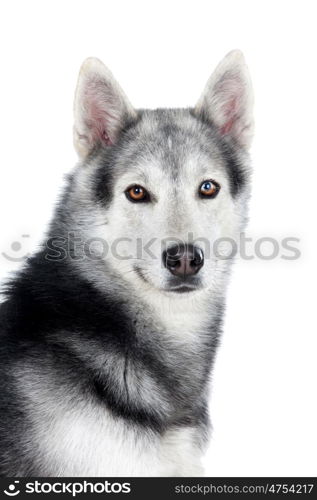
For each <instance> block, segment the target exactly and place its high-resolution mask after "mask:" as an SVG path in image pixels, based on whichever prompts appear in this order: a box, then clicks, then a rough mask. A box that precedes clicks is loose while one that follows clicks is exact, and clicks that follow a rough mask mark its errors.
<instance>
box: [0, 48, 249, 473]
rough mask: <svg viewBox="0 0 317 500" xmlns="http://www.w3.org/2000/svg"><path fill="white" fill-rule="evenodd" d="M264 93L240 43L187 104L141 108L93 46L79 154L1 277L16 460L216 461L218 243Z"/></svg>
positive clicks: (78, 465) (223, 263)
mask: <svg viewBox="0 0 317 500" xmlns="http://www.w3.org/2000/svg"><path fill="white" fill-rule="evenodd" d="M252 106H253V97H252V88H251V83H250V76H249V72H248V69H247V66H246V63H245V60H244V57H243V55H242V54H241V52H240V51H232V52H230V53H229V54H228V55H227V56H226V57H225V58H224V59H223V60H222V61H221V62H220V64H219V65H218V66H217V68H216V70H215V71H214V73H213V74H212V75H211V77H210V79H209V80H208V82H207V85H206V87H205V90H204V91H203V93H202V95H201V97H200V99H199V100H198V102H197V104H196V106H195V107H193V108H189V109H156V110H143V109H141V110H136V109H134V108H133V106H132V105H131V104H130V102H129V100H128V99H127V97H126V96H125V94H124V92H123V91H122V89H121V87H120V86H119V85H118V83H117V82H116V81H115V79H114V77H113V76H112V74H111V72H110V71H109V70H108V69H107V68H106V67H105V66H104V65H103V63H102V62H101V61H99V60H98V59H95V58H89V59H87V60H86V61H84V63H83V65H82V67H81V70H80V74H79V79H78V84H77V89H76V93H75V103H74V117H75V119H74V144H75V148H76V150H77V152H78V154H79V162H78V164H77V165H76V167H75V168H74V170H73V171H72V172H71V174H70V175H69V176H68V178H67V184H66V187H65V189H64V191H63V194H62V196H61V197H60V200H59V201H58V203H57V206H56V210H55V213H54V216H53V219H52V221H51V223H50V225H49V228H48V230H47V234H46V238H45V241H44V242H43V245H42V246H41V248H40V249H39V250H38V251H37V252H36V253H35V254H34V255H33V256H31V257H30V258H28V260H27V262H26V263H25V264H24V266H23V268H22V269H21V270H20V271H19V272H18V273H17V274H16V275H15V276H14V277H13V278H12V279H11V280H8V282H7V284H6V286H5V288H4V290H3V294H4V300H3V301H2V304H1V308H0V319H1V326H0V332H1V333H0V335H1V341H0V380H1V382H0V386H1V390H0V415H1V417H0V419H1V422H0V473H1V475H2V476H21V477H24V476H126V477H133V476H201V475H203V468H202V462H201V461H202V456H203V454H204V452H205V449H206V446H207V444H208V440H209V435H210V428H211V426H210V423H209V415H208V397H209V396H208V393H209V385H210V383H209V381H210V373H211V370H212V366H213V363H214V358H215V352H216V349H217V345H218V342H219V336H220V334H221V331H222V318H223V313H224V306H225V294H226V288H227V283H228V278H229V275H230V269H231V265H232V261H233V260H234V259H233V258H232V256H230V255H229V257H228V255H227V254H221V251H220V248H222V247H223V246H224V247H226V244H228V242H230V241H237V239H238V236H239V234H240V232H241V231H242V230H243V228H244V227H245V223H246V220H247V206H248V199H249V195H250V173H251V167H250V158H249V147H250V144H251V139H252V135H253V117H252ZM216 242H217V251H214V247H215V243H216ZM219 242H220V243H219ZM211 247H212V248H211Z"/></svg>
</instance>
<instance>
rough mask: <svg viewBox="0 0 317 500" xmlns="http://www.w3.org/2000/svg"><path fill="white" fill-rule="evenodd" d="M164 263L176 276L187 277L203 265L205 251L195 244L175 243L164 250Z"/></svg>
mask: <svg viewBox="0 0 317 500" xmlns="http://www.w3.org/2000/svg"><path fill="white" fill-rule="evenodd" d="M163 263H164V266H165V267H166V269H168V270H169V271H170V272H171V273H172V274H174V276H181V277H183V278H186V277H187V276H192V275H193V274H196V273H198V271H199V270H200V269H201V268H202V267H203V265H204V253H203V251H202V250H201V249H200V248H198V247H195V246H194V245H175V246H173V247H171V248H168V249H167V250H165V251H164V252H163Z"/></svg>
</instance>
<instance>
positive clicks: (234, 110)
mask: <svg viewBox="0 0 317 500" xmlns="http://www.w3.org/2000/svg"><path fill="white" fill-rule="evenodd" d="M238 107H239V98H238V96H234V97H232V98H231V99H229V100H228V101H227V102H226V103H225V104H224V105H223V114H224V119H225V123H224V124H223V125H222V127H221V128H220V132H221V134H229V132H230V131H231V130H232V128H233V125H234V122H235V121H236V119H237V117H238V116H237V115H238Z"/></svg>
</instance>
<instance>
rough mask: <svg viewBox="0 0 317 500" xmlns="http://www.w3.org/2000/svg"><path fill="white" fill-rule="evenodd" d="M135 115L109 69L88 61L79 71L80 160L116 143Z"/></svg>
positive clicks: (77, 129)
mask: <svg viewBox="0 0 317 500" xmlns="http://www.w3.org/2000/svg"><path fill="white" fill-rule="evenodd" d="M135 118H136V112H135V110H134V109H133V107H132V106H131V104H130V102H129V101H128V99H127V97H126V96H125V94H124V92H123V91H122V89H121V88H120V86H119V85H118V83H117V82H116V80H115V79H114V77H113V76H112V74H111V72H110V71H109V70H108V68H106V66H105V65H104V64H103V63H102V62H101V61H99V59H96V58H93V57H90V58H88V59H86V60H85V61H84V63H83V65H82V67H81V69H80V73H79V77H78V83H77V88H76V93H75V102H74V119H75V123H74V145H75V148H76V150H77V152H78V154H79V156H81V157H83V158H84V157H85V156H87V154H88V153H89V152H90V151H91V150H92V149H93V148H94V147H95V146H97V145H104V146H109V145H112V144H114V143H115V142H116V140H117V138H118V135H119V133H120V131H121V130H122V128H123V127H124V126H125V124H126V123H127V121H131V120H133V119H135Z"/></svg>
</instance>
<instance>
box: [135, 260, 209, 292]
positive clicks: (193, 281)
mask: <svg viewBox="0 0 317 500" xmlns="http://www.w3.org/2000/svg"><path fill="white" fill-rule="evenodd" d="M134 270H135V272H136V274H137V275H138V276H139V278H140V279H141V280H142V281H144V282H145V283H147V284H148V285H150V286H154V285H153V283H151V282H150V280H149V279H148V278H147V277H146V275H145V274H144V272H143V269H141V268H140V267H138V266H134ZM201 289H202V285H201V281H200V280H199V279H197V278H195V277H191V278H190V279H187V280H183V279H180V278H172V279H171V280H170V281H169V283H168V286H166V287H164V288H159V290H161V291H162V292H168V293H176V294H185V293H191V292H195V291H197V290H201Z"/></svg>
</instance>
